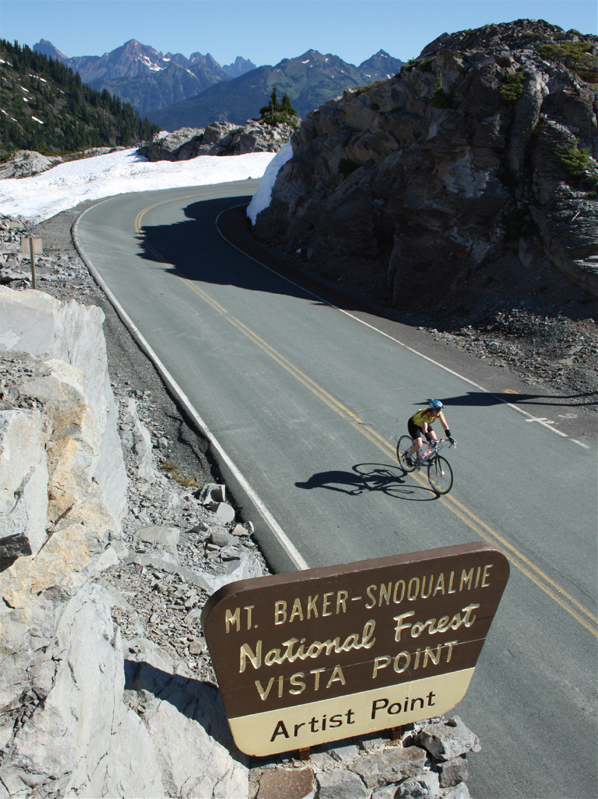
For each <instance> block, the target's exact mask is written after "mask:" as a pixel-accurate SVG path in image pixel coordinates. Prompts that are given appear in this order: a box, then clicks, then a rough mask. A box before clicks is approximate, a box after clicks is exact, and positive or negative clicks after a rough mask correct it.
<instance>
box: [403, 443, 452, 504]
mask: <svg viewBox="0 0 598 799" xmlns="http://www.w3.org/2000/svg"><path fill="white" fill-rule="evenodd" d="M412 446H413V439H412V438H411V436H401V438H399V440H398V442H397V460H398V461H399V465H400V467H401V468H402V469H403V471H405V472H413V471H414V470H415V469H417V470H418V471H419V470H420V469H422V468H423V467H424V466H427V467H428V481H429V483H430V485H431V486H432V488H433V489H434V491H435V492H436V493H437V494H448V492H449V491H450V490H451V488H452V487H453V470H452V469H451V465H450V463H449V462H448V461H447V459H446V458H443V457H442V456H441V455H439V454H438V453H439V452H440V450H441V449H444V447H447V446H448V447H452V446H456V445H453V444H451V443H450V442H449V441H431V442H430V443H429V444H428V445H426V444H424V446H423V447H422V448H421V449H420V451H419V452H418V453H416V455H414V456H413V458H412V465H411V466H410V465H409V463H408V461H407V453H408V452H409V450H410V449H411V447H412Z"/></svg>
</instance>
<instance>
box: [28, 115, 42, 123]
mask: <svg viewBox="0 0 598 799" xmlns="http://www.w3.org/2000/svg"><path fill="white" fill-rule="evenodd" d="M31 119H35V121H36V122H39V124H40V125H43V124H44V123H43V122H42V121H41V119H38V118H37V117H34V116H33V114H32V115H31Z"/></svg>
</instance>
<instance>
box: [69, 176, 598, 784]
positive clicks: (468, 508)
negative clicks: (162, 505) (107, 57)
mask: <svg viewBox="0 0 598 799" xmlns="http://www.w3.org/2000/svg"><path fill="white" fill-rule="evenodd" d="M256 186H257V181H243V182H238V183H230V184H223V185H219V186H206V187H198V188H195V189H179V190H168V191H161V192H152V193H138V194H127V195H123V196H120V197H118V198H115V199H112V200H109V201H105V202H103V203H100V204H98V205H97V206H94V207H93V208H91V209H89V210H88V211H87V212H86V213H85V214H84V215H83V216H82V217H81V219H80V221H79V224H78V236H79V241H80V245H81V247H82V249H83V251H84V253H85V255H86V256H87V257H88V258H89V259H90V260H91V262H92V263H93V264H94V265H95V267H96V268H97V270H98V271H99V273H100V274H101V276H102V277H103V279H104V280H105V281H106V282H107V284H108V285H109V287H110V288H111V290H112V291H113V293H114V294H115V296H116V297H117V299H118V300H119V302H120V303H121V304H122V306H123V307H124V309H125V310H126V312H127V313H128V314H129V316H130V317H131V318H132V320H133V322H134V323H135V325H136V326H137V327H138V329H139V330H140V331H141V333H142V335H143V336H144V337H145V339H146V340H147V341H148V343H149V344H150V346H151V347H152V348H153V349H154V351H155V352H156V353H157V354H158V356H159V357H160V359H161V360H162V361H163V362H164V364H165V365H166V367H167V369H168V370H169V371H170V373H171V374H172V375H173V377H174V379H175V380H176V381H177V383H178V384H179V386H180V387H181V388H182V390H183V391H184V393H185V394H186V395H187V397H189V398H190V399H191V401H192V403H193V404H194V407H195V408H196V410H197V411H198V413H199V414H200V416H201V417H202V418H203V419H204V420H205V422H206V424H207V425H208V427H209V428H210V430H211V431H212V433H213V434H214V436H215V437H216V438H217V439H218V441H219V442H220V444H221V445H222V446H223V448H224V450H225V451H226V452H227V453H228V455H229V456H230V458H231V459H232V460H233V461H234V463H235V464H236V465H237V466H238V467H239V469H240V470H241V472H243V473H244V474H245V475H246V477H247V478H248V480H249V482H250V484H251V486H252V488H253V489H254V490H255V491H256V492H257V494H258V495H259V497H261V499H262V500H263V502H264V503H265V505H266V506H267V507H268V509H269V510H270V511H271V513H272V514H273V516H274V518H275V519H276V521H277V523H278V524H279V525H280V527H281V528H282V529H283V530H284V532H285V533H286V535H287V536H288V538H289V539H290V540H291V541H292V542H293V544H294V546H295V547H296V548H297V550H298V551H299V553H300V555H301V557H302V558H303V559H304V561H305V562H306V563H307V565H308V566H309V567H315V566H322V565H327V564H336V563H344V562H348V561H354V560H359V559H363V558H369V557H379V556H384V555H390V554H395V553H398V552H411V551H416V550H421V549H429V548H433V547H440V546H448V545H452V544H458V543H465V542H470V541H477V540H480V539H486V540H489V541H491V542H493V543H495V544H497V545H499V546H500V547H502V548H503V550H504V551H505V553H506V554H507V555H508V556H509V558H510V560H511V566H512V571H511V579H510V582H509V585H508V586H507V590H506V592H505V596H504V598H503V601H502V604H501V607H500V609H499V612H498V614H497V617H496V619H495V621H494V625H493V628H492V629H491V631H490V635H489V638H488V641H487V643H486V646H485V648H484V651H483V652H482V655H481V657H480V660H479V662H478V668H477V670H476V673H475V675H474V678H473V681H472V684H471V686H470V689H469V691H468V694H467V696H466V697H465V699H464V700H463V701H462V702H461V704H460V705H459V708H458V710H457V712H459V713H461V715H462V716H463V718H464V720H465V722H466V723H467V724H468V725H470V726H471V727H472V729H473V730H474V731H475V732H476V733H478V734H479V735H480V738H481V741H482V746H483V750H482V752H481V753H480V754H478V755H475V756H473V757H472V758H471V759H470V770H471V778H470V781H469V786H470V789H471V791H472V794H473V795H474V796H476V797H477V799H490V797H497V798H498V799H505V797H524V798H525V799H532V798H535V797H542V798H543V799H547V798H548V797H553V798H554V799H563V798H564V797H571V799H573V798H574V799H582V797H592V798H593V797H595V796H596V787H597V781H596V780H597V777H596V747H595V742H596V719H595V713H594V709H595V702H596V684H597V682H596V676H597V675H596V646H595V645H596V593H597V592H596V507H597V506H596V446H595V443H594V442H593V441H592V442H590V443H591V446H590V447H589V448H586V447H581V446H577V445H575V443H573V442H572V440H571V439H570V438H566V437H561V436H558V435H556V434H555V433H554V432H551V431H550V430H549V429H547V428H546V426H542V425H539V424H535V423H531V424H530V423H529V422H528V418H527V417H526V416H524V415H522V414H520V413H517V412H516V411H514V410H513V409H512V408H510V407H508V406H506V405H501V404H498V405H494V406H493V407H491V408H488V406H487V402H484V401H480V402H476V401H475V399H476V396H478V397H481V398H482V399H483V396H482V395H481V394H479V393H478V392H476V391H475V390H472V387H471V384H468V383H466V382H465V381H464V380H463V379H462V378H461V377H459V376H458V375H456V374H452V373H450V372H448V371H445V370H443V369H441V368H440V367H439V366H437V365H435V364H434V363H431V362H430V361H428V360H426V359H424V358H421V357H419V356H418V355H417V354H415V353H413V352H411V351H409V350H407V349H406V348H403V347H401V346H399V345H398V344H397V343H396V341H394V340H393V339H392V338H390V337H388V336H384V335H381V334H380V333H379V332H377V331H375V330H373V329H372V328H369V327H367V326H365V325H362V324H359V323H358V322H356V321H355V320H354V319H353V318H351V317H350V316H348V315H346V314H344V313H341V312H339V311H338V310H336V309H334V308H333V307H330V306H328V305H326V304H325V303H323V302H321V301H319V300H317V299H316V298H315V297H314V296H313V295H310V294H308V293H306V292H304V291H302V290H301V289H299V288H298V287H296V286H293V285H291V284H290V283H288V282H287V281H285V280H284V279H282V278H280V277H278V276H276V275H274V274H273V273H271V272H269V271H267V270H266V269H264V268H263V267H261V266H260V265H258V264H257V263H255V262H254V261H252V260H251V259H249V258H247V257H246V256H245V255H243V254H242V253H240V252H239V251H237V250H235V249H233V248H232V247H231V246H230V245H228V244H227V243H226V242H225V241H224V240H223V239H222V238H221V236H220V235H219V233H218V231H217V229H216V226H215V219H216V217H217V215H218V214H219V213H220V212H221V211H222V210H224V209H226V208H228V207H231V206H233V205H236V204H238V203H240V202H244V201H246V198H247V197H248V196H249V195H251V194H252V193H253V192H254V191H255V188H256ZM397 331H398V332H397V337H399V335H400V333H399V331H400V326H399V325H397ZM430 395H436V396H439V397H441V398H442V399H443V400H445V401H448V403H449V412H448V413H447V416H448V419H449V422H450V425H451V429H452V431H453V432H454V434H455V436H456V437H457V439H459V448H458V449H457V450H453V449H451V450H448V458H449V460H450V461H451V464H452V466H453V469H454V472H455V485H454V488H453V491H452V492H451V494H450V495H448V497H445V498H442V499H439V498H437V497H436V496H435V495H434V494H433V493H432V492H431V491H430V489H429V487H428V486H427V483H426V481H424V480H422V479H418V478H417V477H414V476H412V475H404V474H403V473H402V472H401V470H400V469H399V468H398V466H397V465H396V461H395V459H394V444H395V442H396V438H397V434H399V435H402V434H403V432H405V430H404V428H405V426H406V419H407V417H408V416H409V415H411V413H413V412H414V410H416V409H417V407H419V406H421V405H422V404H423V402H424V401H425V400H426V399H427V398H428V397H429V396H430ZM465 396H468V397H469V400H468V401H467V402H465V400H463V399H462V398H464V397H465ZM486 396H487V395H486ZM472 397H473V401H472ZM397 415H398V417H399V420H400V421H399V422H397ZM481 431H483V435H480V432H481ZM244 512H245V514H246V516H247V518H252V519H254V521H255V522H256V529H257V530H258V533H259V537H260V541H261V543H262V546H263V547H264V550H265V552H266V554H267V557H268V558H269V560H270V562H271V564H272V565H273V567H274V568H275V569H276V570H278V571H284V570H290V569H293V568H296V565H297V563H296V562H295V563H293V562H292V561H291V560H289V557H288V555H287V553H286V551H285V550H284V548H283V547H281V546H280V545H279V544H278V543H277V541H276V538H275V536H274V535H273V534H272V532H271V530H270V528H269V527H268V525H266V524H264V523H263V522H262V523H261V524H260V519H259V514H258V512H257V511H256V509H255V508H253V507H251V505H250V504H249V502H248V501H247V502H246V504H245V507H244Z"/></svg>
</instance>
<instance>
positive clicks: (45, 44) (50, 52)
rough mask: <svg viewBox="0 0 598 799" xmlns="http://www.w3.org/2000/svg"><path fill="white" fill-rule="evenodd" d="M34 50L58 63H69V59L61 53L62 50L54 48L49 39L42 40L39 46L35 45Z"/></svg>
mask: <svg viewBox="0 0 598 799" xmlns="http://www.w3.org/2000/svg"><path fill="white" fill-rule="evenodd" d="M32 49H33V50H34V51H35V52H36V53H41V54H42V55H45V56H48V58H54V59H55V60H56V61H68V57H67V56H65V54H64V53H61V52H60V50H58V48H56V47H54V45H53V44H52V42H49V41H48V40H47V39H40V40H39V42H38V43H37V44H34V45H33V48H32Z"/></svg>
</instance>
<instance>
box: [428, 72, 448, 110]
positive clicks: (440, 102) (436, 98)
mask: <svg viewBox="0 0 598 799" xmlns="http://www.w3.org/2000/svg"><path fill="white" fill-rule="evenodd" d="M430 102H431V103H432V105H433V106H434V108H452V105H453V90H452V89H451V91H450V92H445V91H444V89H443V88H442V79H440V80H439V81H438V86H437V87H436V91H435V92H434V94H433V95H432V98H431V100H430Z"/></svg>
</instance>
